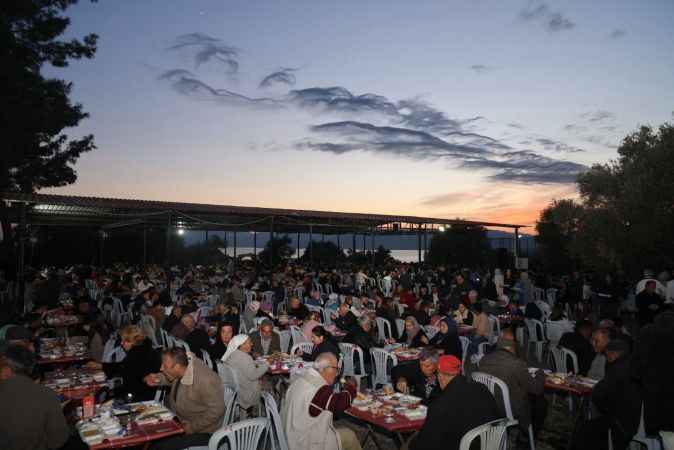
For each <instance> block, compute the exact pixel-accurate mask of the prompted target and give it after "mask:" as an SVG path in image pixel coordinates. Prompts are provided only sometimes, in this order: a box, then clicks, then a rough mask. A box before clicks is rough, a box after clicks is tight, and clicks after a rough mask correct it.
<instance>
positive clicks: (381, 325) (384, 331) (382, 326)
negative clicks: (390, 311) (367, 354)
mask: <svg viewBox="0 0 674 450" xmlns="http://www.w3.org/2000/svg"><path fill="white" fill-rule="evenodd" d="M377 335H378V337H379V342H384V341H385V340H387V339H393V334H392V333H391V322H389V321H388V320H387V319H384V318H383V317H377Z"/></svg>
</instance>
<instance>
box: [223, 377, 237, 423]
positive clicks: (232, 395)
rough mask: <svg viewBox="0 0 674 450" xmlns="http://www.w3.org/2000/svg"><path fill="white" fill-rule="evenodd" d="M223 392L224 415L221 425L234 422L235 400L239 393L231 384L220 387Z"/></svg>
mask: <svg viewBox="0 0 674 450" xmlns="http://www.w3.org/2000/svg"><path fill="white" fill-rule="evenodd" d="M222 388H223V390H224V392H225V417H224V418H223V419H222V425H223V426H225V425H229V424H232V423H234V421H235V420H234V419H235V418H236V417H235V416H236V414H235V413H236V400H237V397H238V396H239V393H238V392H236V391H235V390H234V388H232V387H231V386H223V387H222Z"/></svg>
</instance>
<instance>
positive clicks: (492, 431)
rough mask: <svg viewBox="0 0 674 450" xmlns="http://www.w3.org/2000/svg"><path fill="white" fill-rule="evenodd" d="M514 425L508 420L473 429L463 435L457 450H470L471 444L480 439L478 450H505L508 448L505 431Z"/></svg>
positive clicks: (494, 421)
mask: <svg viewBox="0 0 674 450" xmlns="http://www.w3.org/2000/svg"><path fill="white" fill-rule="evenodd" d="M515 423H516V422H515ZM515 423H513V422H511V421H510V420H508V419H499V420H493V421H491V422H487V423H485V424H484V425H480V426H479V427H475V428H473V429H472V430H470V431H468V432H467V433H466V434H464V435H463V437H462V438H461V442H460V443H459V450H470V448H471V444H472V443H473V441H474V440H475V439H477V438H479V439H480V450H506V448H507V446H508V438H507V436H508V435H507V434H506V430H507V429H508V427H509V426H511V425H515Z"/></svg>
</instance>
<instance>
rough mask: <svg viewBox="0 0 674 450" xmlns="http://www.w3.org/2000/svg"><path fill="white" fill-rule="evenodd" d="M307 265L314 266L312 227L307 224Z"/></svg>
mask: <svg viewBox="0 0 674 450" xmlns="http://www.w3.org/2000/svg"><path fill="white" fill-rule="evenodd" d="M309 267H312V268H313V267H314V227H313V225H309Z"/></svg>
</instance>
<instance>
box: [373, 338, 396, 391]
mask: <svg viewBox="0 0 674 450" xmlns="http://www.w3.org/2000/svg"><path fill="white" fill-rule="evenodd" d="M370 356H371V357H372V363H373V364H372V388H373V389H374V388H376V387H377V385H378V384H389V383H391V377H390V376H389V374H388V361H389V359H390V360H391V362H392V363H393V366H397V365H398V358H397V357H396V355H394V354H393V353H392V352H387V351H386V350H384V349H382V348H371V349H370Z"/></svg>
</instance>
